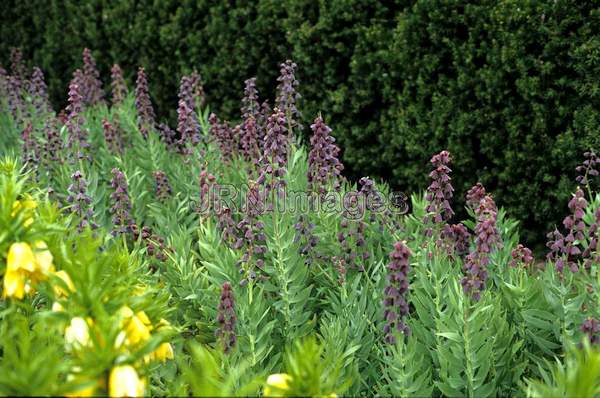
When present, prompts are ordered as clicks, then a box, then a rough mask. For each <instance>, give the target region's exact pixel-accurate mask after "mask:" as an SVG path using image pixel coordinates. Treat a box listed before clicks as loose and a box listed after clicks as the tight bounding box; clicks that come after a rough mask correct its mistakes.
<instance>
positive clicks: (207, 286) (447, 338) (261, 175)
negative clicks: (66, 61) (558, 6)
mask: <svg viewBox="0 0 600 398" xmlns="http://www.w3.org/2000/svg"><path fill="white" fill-rule="evenodd" d="M13 58H14V62H15V64H18V63H19V62H22V61H21V59H22V58H21V55H20V54H18V53H15V54H14V55H13ZM85 65H86V66H85V67H84V69H83V70H82V71H81V72H79V73H76V75H75V78H74V81H73V82H72V83H71V85H70V89H69V93H68V98H69V107H68V113H66V114H64V115H60V113H59V114H57V113H55V112H54V111H53V110H52V109H51V108H49V107H43V106H39V97H42V96H39V95H38V96H35V97H32V96H31V95H30V94H29V93H30V92H29V91H28V90H27V89H26V86H27V85H25V84H23V85H19V84H12V83H11V81H13V82H14V81H16V80H19V81H25V80H26V79H27V77H26V74H27V73H28V71H27V70H26V69H24V68H21V67H15V68H13V69H11V73H10V74H8V72H7V73H3V74H0V87H2V88H3V89H4V88H6V90H7V91H6V92H3V93H2V96H1V97H0V105H1V106H0V132H1V135H0V150H1V151H2V154H3V156H4V157H3V158H2V159H1V160H0V231H2V234H0V280H1V289H2V298H1V299H0V320H1V322H0V395H77V396H85V395H88V396H90V395H109V396H140V395H161V396H162V395H176V396H182V395H193V396H201V395H204V396H231V395H262V396H330V397H335V396H341V395H381V396H389V395H394V396H469V397H483V396H527V395H530V396H540V395H543V394H545V393H546V392H552V393H556V394H559V395H560V393H561V392H562V391H567V392H571V391H598V390H597V388H598V387H597V386H598V372H597V362H598V355H599V354H598V347H597V345H598V343H599V341H600V326H599V321H598V320H599V319H600V311H599V308H600V307H599V306H598V304H599V300H600V294H599V292H600V290H599V286H598V285H599V283H600V274H599V272H598V271H599V268H600V264H599V263H598V258H599V251H600V247H598V233H599V232H598V228H599V225H600V210H599V209H600V195H599V194H598V193H597V192H595V191H594V189H593V186H592V185H591V183H592V180H593V178H594V177H595V174H596V173H594V172H592V170H595V167H596V165H597V161H596V160H595V158H594V156H592V153H593V152H592V151H590V152H589V153H588V154H586V155H585V157H584V158H585V160H584V161H585V162H587V163H584V164H583V168H581V169H579V171H580V172H581V173H582V175H583V176H584V178H583V179H579V180H578V181H577V182H578V183H579V184H582V187H581V188H578V187H576V186H575V182H573V184H572V190H573V191H574V193H573V197H572V199H571V200H570V201H569V202H568V203H567V204H566V206H565V212H566V211H568V212H569V215H568V216H567V217H566V218H565V220H564V223H563V225H562V227H561V229H560V230H559V229H558V228H557V229H556V231H555V232H554V233H553V234H552V235H551V243H549V248H550V255H549V256H548V257H547V258H546V259H545V260H540V259H537V260H536V259H535V258H534V257H533V254H532V252H531V250H529V249H528V248H527V247H525V246H524V245H523V244H522V243H521V242H520V239H519V234H518V222H516V221H514V220H512V219H510V218H509V217H508V216H507V214H506V211H505V210H504V209H503V208H501V207H498V206H497V205H496V202H495V200H494V196H493V190H486V189H485V188H484V186H483V184H477V185H475V186H474V187H473V188H472V189H471V190H469V191H468V193H467V192H464V191H460V190H459V189H455V187H454V186H453V182H454V179H453V178H451V177H450V176H451V174H452V173H453V171H452V169H451V166H452V164H453V162H459V161H460V154H459V153H453V154H451V153H450V152H449V151H446V150H444V151H441V152H440V153H438V154H433V157H432V158H431V168H432V171H431V173H430V174H429V181H427V179H426V178H427V175H426V174H424V175H423V178H422V179H423V184H422V188H423V189H426V191H423V192H418V193H415V194H413V195H412V196H411V198H410V204H411V212H410V213H409V214H405V213H404V212H395V211H393V210H392V209H391V208H386V209H384V210H383V211H382V210H381V208H382V204H383V198H385V197H387V196H388V194H389V187H388V186H387V185H386V184H382V183H381V184H380V183H376V182H375V181H374V180H372V179H371V178H368V177H364V178H362V179H360V181H359V184H358V186H357V185H356V184H353V183H351V182H349V181H347V180H346V179H344V178H343V177H342V175H341V171H342V170H343V166H342V163H341V161H340V159H339V158H338V156H339V148H338V147H337V145H336V144H335V140H334V138H333V137H335V135H336V134H335V130H333V129H331V128H330V127H328V126H327V124H326V123H325V120H324V119H323V117H322V116H321V115H314V116H315V119H314V123H313V124H312V125H311V128H310V129H306V128H305V129H304V131H307V130H310V131H311V132H312V139H311V140H309V141H308V142H307V143H306V146H305V145H304V144H302V140H301V139H300V130H301V127H302V119H301V118H300V114H299V113H298V112H297V108H296V106H297V105H296V101H297V100H298V99H299V98H301V97H300V95H299V92H298V91H299V90H301V86H300V85H299V82H298V79H297V78H296V75H297V74H299V73H300V71H301V68H300V67H299V66H298V65H296V64H295V63H293V62H291V61H286V62H285V63H283V64H282V65H281V69H280V72H281V76H280V78H279V79H278V80H277V81H278V82H279V84H278V93H277V94H276V96H275V98H276V100H275V101H274V102H273V103H274V104H275V105H276V106H275V107H274V108H273V109H272V110H271V108H270V107H269V106H268V105H265V104H268V102H267V100H266V99H265V98H259V93H258V91H257V90H256V87H255V86H254V79H253V78H250V79H248V80H246V89H245V91H244V99H243V100H242V106H241V112H240V115H239V119H235V120H233V121H227V120H226V119H225V118H223V117H219V116H217V115H216V114H215V113H212V112H211V110H210V109H209V107H208V105H207V104H206V103H205V102H204V100H203V98H204V97H203V94H202V91H201V90H200V89H199V87H200V86H199V82H200V79H199V76H197V75H195V74H193V73H192V74H191V75H187V76H186V77H184V78H182V79H181V89H180V91H179V97H178V99H179V100H178V103H177V104H174V108H175V109H178V110H179V116H180V117H179V123H178V126H177V131H175V130H173V129H171V128H169V127H168V125H167V124H163V126H162V127H159V126H160V123H158V122H159V121H158V120H157V118H156V115H155V114H154V111H153V106H152V99H151V97H150V95H149V93H150V92H149V90H148V85H149V83H151V82H152V75H151V74H146V73H145V71H144V69H143V68H140V69H139V71H138V79H137V83H136V88H135V89H133V90H130V89H129V88H127V86H126V85H124V80H123V79H122V72H120V71H119V68H113V71H112V72H113V73H112V78H113V84H112V85H111V88H112V90H111V91H112V96H111V100H110V101H109V100H108V99H107V98H105V97H104V92H105V91H104V88H103V87H102V86H99V85H98V81H99V80H98V79H99V78H100V77H101V75H98V74H97V73H96V72H95V71H94V69H95V68H94V62H93V59H92V58H90V54H89V52H87V51H86V62H85ZM33 74H35V79H36V80H37V83H36V84H37V85H38V86H39V87H43V84H42V83H41V82H40V79H42V76H43V74H41V73H39V72H38V71H37V70H36V71H34V72H33ZM32 80H33V78H32ZM39 91H40V90H38V91H36V93H37V92H39ZM107 91H108V90H107ZM15 104H17V106H15ZM258 104H262V105H260V106H259V105H258ZM232 126H233V127H232ZM64 143H66V145H65V144H64ZM48 148H52V149H54V151H53V152H52V154H49V153H46V149H48ZM63 159H66V160H68V161H63ZM452 175H453V176H454V174H452ZM227 187H229V188H228V189H229V191H228V190H227V189H225V188H227ZM232 187H233V188H235V189H234V190H232ZM427 187H428V188H427ZM291 192H314V193H316V194H317V195H316V196H313V198H315V200H316V198H318V197H321V196H323V197H325V198H326V199H327V201H326V202H325V203H326V204H330V205H334V206H333V207H332V208H337V205H339V208H340V209H342V210H340V211H330V210H328V209H327V207H326V206H322V207H319V206H314V205H313V204H314V203H313V202H310V203H309V206H308V207H307V208H306V209H304V210H302V211H299V210H291V209H297V207H295V206H292V204H293V203H292V202H293V201H294V200H295V197H294V196H293V195H290V194H289V193H291ZM332 193H333V194H334V195H330V194H332ZM463 195H466V196H467V202H468V207H467V208H466V209H465V210H464V213H465V214H466V215H467V216H466V217H465V218H459V216H457V214H458V213H459V212H458V211H455V207H456V205H455V203H453V201H455V200H456V198H457V197H459V196H461V197H462V196H463ZM240 199H241V200H240ZM240 204H241V205H240ZM453 206H454V207H453ZM563 355H567V356H566V357H565V358H566V359H565V362H564V364H563V363H560V360H561V359H562V358H563ZM40 359H41V360H40ZM555 359H558V360H559V365H555V364H553V362H555ZM586 369H596V370H593V372H595V373H592V371H588V370H586ZM583 381H585V382H586V383H588V384H589V385H591V387H590V389H589V390H588V389H587V387H586V388H583V387H581V388H580V387H578V386H580V385H581V384H578V383H583ZM590 383H591V384H590ZM594 388H595V390H594Z"/></svg>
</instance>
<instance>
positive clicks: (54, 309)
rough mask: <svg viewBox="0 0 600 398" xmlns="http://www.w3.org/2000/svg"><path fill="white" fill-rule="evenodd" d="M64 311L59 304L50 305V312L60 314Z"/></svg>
mask: <svg viewBox="0 0 600 398" xmlns="http://www.w3.org/2000/svg"><path fill="white" fill-rule="evenodd" d="M64 310H65V307H63V306H62V304H61V303H58V302H56V301H55V302H54V303H52V311H54V312H62V311H64Z"/></svg>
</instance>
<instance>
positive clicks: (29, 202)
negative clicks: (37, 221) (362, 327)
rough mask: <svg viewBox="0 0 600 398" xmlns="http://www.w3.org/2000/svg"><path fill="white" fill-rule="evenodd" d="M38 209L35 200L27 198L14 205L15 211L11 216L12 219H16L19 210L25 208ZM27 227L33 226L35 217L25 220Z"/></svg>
mask: <svg viewBox="0 0 600 398" xmlns="http://www.w3.org/2000/svg"><path fill="white" fill-rule="evenodd" d="M36 207H37V202H36V201H35V200H33V199H31V197H27V198H25V199H23V200H17V201H15V202H14V203H13V211H12V213H11V214H10V216H11V217H14V216H16V215H17V212H18V211H19V209H21V208H23V209H25V210H33V209H35V208H36ZM24 224H25V226H26V227H28V226H30V225H31V224H33V217H29V218H27V219H26V220H25V223H24Z"/></svg>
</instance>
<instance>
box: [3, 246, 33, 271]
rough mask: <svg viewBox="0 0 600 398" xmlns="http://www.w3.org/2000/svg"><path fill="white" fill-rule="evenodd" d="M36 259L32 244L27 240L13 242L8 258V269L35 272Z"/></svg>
mask: <svg viewBox="0 0 600 398" xmlns="http://www.w3.org/2000/svg"><path fill="white" fill-rule="evenodd" d="M36 268H37V266H36V260H35V255H34V254H33V250H32V249H31V246H29V244H27V243H25V242H17V243H13V244H12V245H11V246H10V249H8V256H7V258H6V269H7V271H25V272H35V270H36Z"/></svg>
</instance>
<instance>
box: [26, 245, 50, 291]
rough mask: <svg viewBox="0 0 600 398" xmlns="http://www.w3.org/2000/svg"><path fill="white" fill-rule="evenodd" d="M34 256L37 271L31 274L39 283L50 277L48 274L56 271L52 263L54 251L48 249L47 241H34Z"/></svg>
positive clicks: (34, 280)
mask: <svg viewBox="0 0 600 398" xmlns="http://www.w3.org/2000/svg"><path fill="white" fill-rule="evenodd" d="M33 256H34V258H35V271H34V272H33V273H32V275H31V277H32V280H33V282H35V283H37V282H39V281H43V280H46V279H48V275H50V273H52V272H54V265H53V264H52V260H53V257H52V253H50V250H48V245H46V242H44V241H41V240H38V241H36V242H34V244H33Z"/></svg>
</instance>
